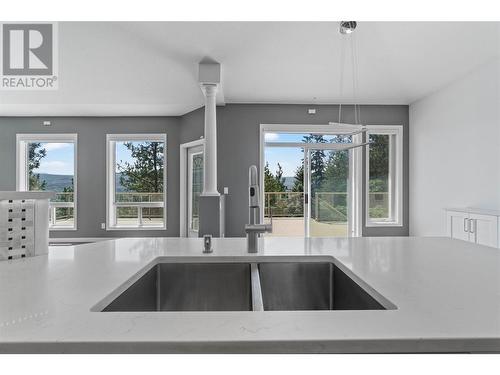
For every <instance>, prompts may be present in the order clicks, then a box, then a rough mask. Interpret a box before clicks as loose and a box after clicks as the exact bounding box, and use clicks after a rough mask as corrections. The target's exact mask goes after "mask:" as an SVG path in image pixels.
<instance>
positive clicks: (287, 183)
mask: <svg viewBox="0 0 500 375" xmlns="http://www.w3.org/2000/svg"><path fill="white" fill-rule="evenodd" d="M283 178H284V179H285V186H286V190H292V188H293V185H294V184H295V177H283Z"/></svg>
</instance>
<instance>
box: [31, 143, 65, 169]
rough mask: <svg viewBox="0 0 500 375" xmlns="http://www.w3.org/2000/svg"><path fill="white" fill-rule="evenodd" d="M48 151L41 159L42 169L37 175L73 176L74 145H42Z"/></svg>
mask: <svg viewBox="0 0 500 375" xmlns="http://www.w3.org/2000/svg"><path fill="white" fill-rule="evenodd" d="M42 147H43V148H45V150H47V155H46V156H45V157H44V158H42V159H41V161H40V167H39V168H38V169H36V170H35V172H36V173H48V174H59V175H73V174H74V173H75V172H74V171H75V168H74V145H73V143H56V142H50V143H46V142H44V143H42Z"/></svg>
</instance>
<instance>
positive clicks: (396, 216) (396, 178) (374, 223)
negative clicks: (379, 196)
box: [365, 125, 404, 227]
mask: <svg viewBox="0 0 500 375" xmlns="http://www.w3.org/2000/svg"><path fill="white" fill-rule="evenodd" d="M366 128H367V129H368V130H367V132H366V140H367V141H368V137H369V136H370V134H380V135H390V136H393V137H389V197H390V201H389V211H390V212H391V216H392V218H393V219H392V220H384V219H370V216H369V211H370V198H369V193H370V147H369V146H368V147H366V159H365V166H366V175H365V226H366V227H402V226H403V147H404V146H403V126H402V125H367V126H366ZM394 140H395V142H394Z"/></svg>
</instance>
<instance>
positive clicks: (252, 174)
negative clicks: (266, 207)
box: [245, 165, 273, 253]
mask: <svg viewBox="0 0 500 375" xmlns="http://www.w3.org/2000/svg"><path fill="white" fill-rule="evenodd" d="M257 181H258V179H257V167H256V166H255V165H251V166H250V169H249V170H248V222H249V223H248V224H247V225H245V233H246V234H247V250H248V252H249V253H256V252H258V251H259V235H260V234H261V233H265V232H272V231H273V223H272V217H271V224H260V223H259V221H260V211H259V209H260V198H259V194H260V189H259V184H258V182H257Z"/></svg>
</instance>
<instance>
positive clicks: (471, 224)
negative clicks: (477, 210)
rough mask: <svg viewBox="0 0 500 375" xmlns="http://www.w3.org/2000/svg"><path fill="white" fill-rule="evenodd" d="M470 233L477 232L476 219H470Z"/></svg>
mask: <svg viewBox="0 0 500 375" xmlns="http://www.w3.org/2000/svg"><path fill="white" fill-rule="evenodd" d="M472 228H474V229H472ZM469 232H470V233H475V232H476V219H469Z"/></svg>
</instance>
